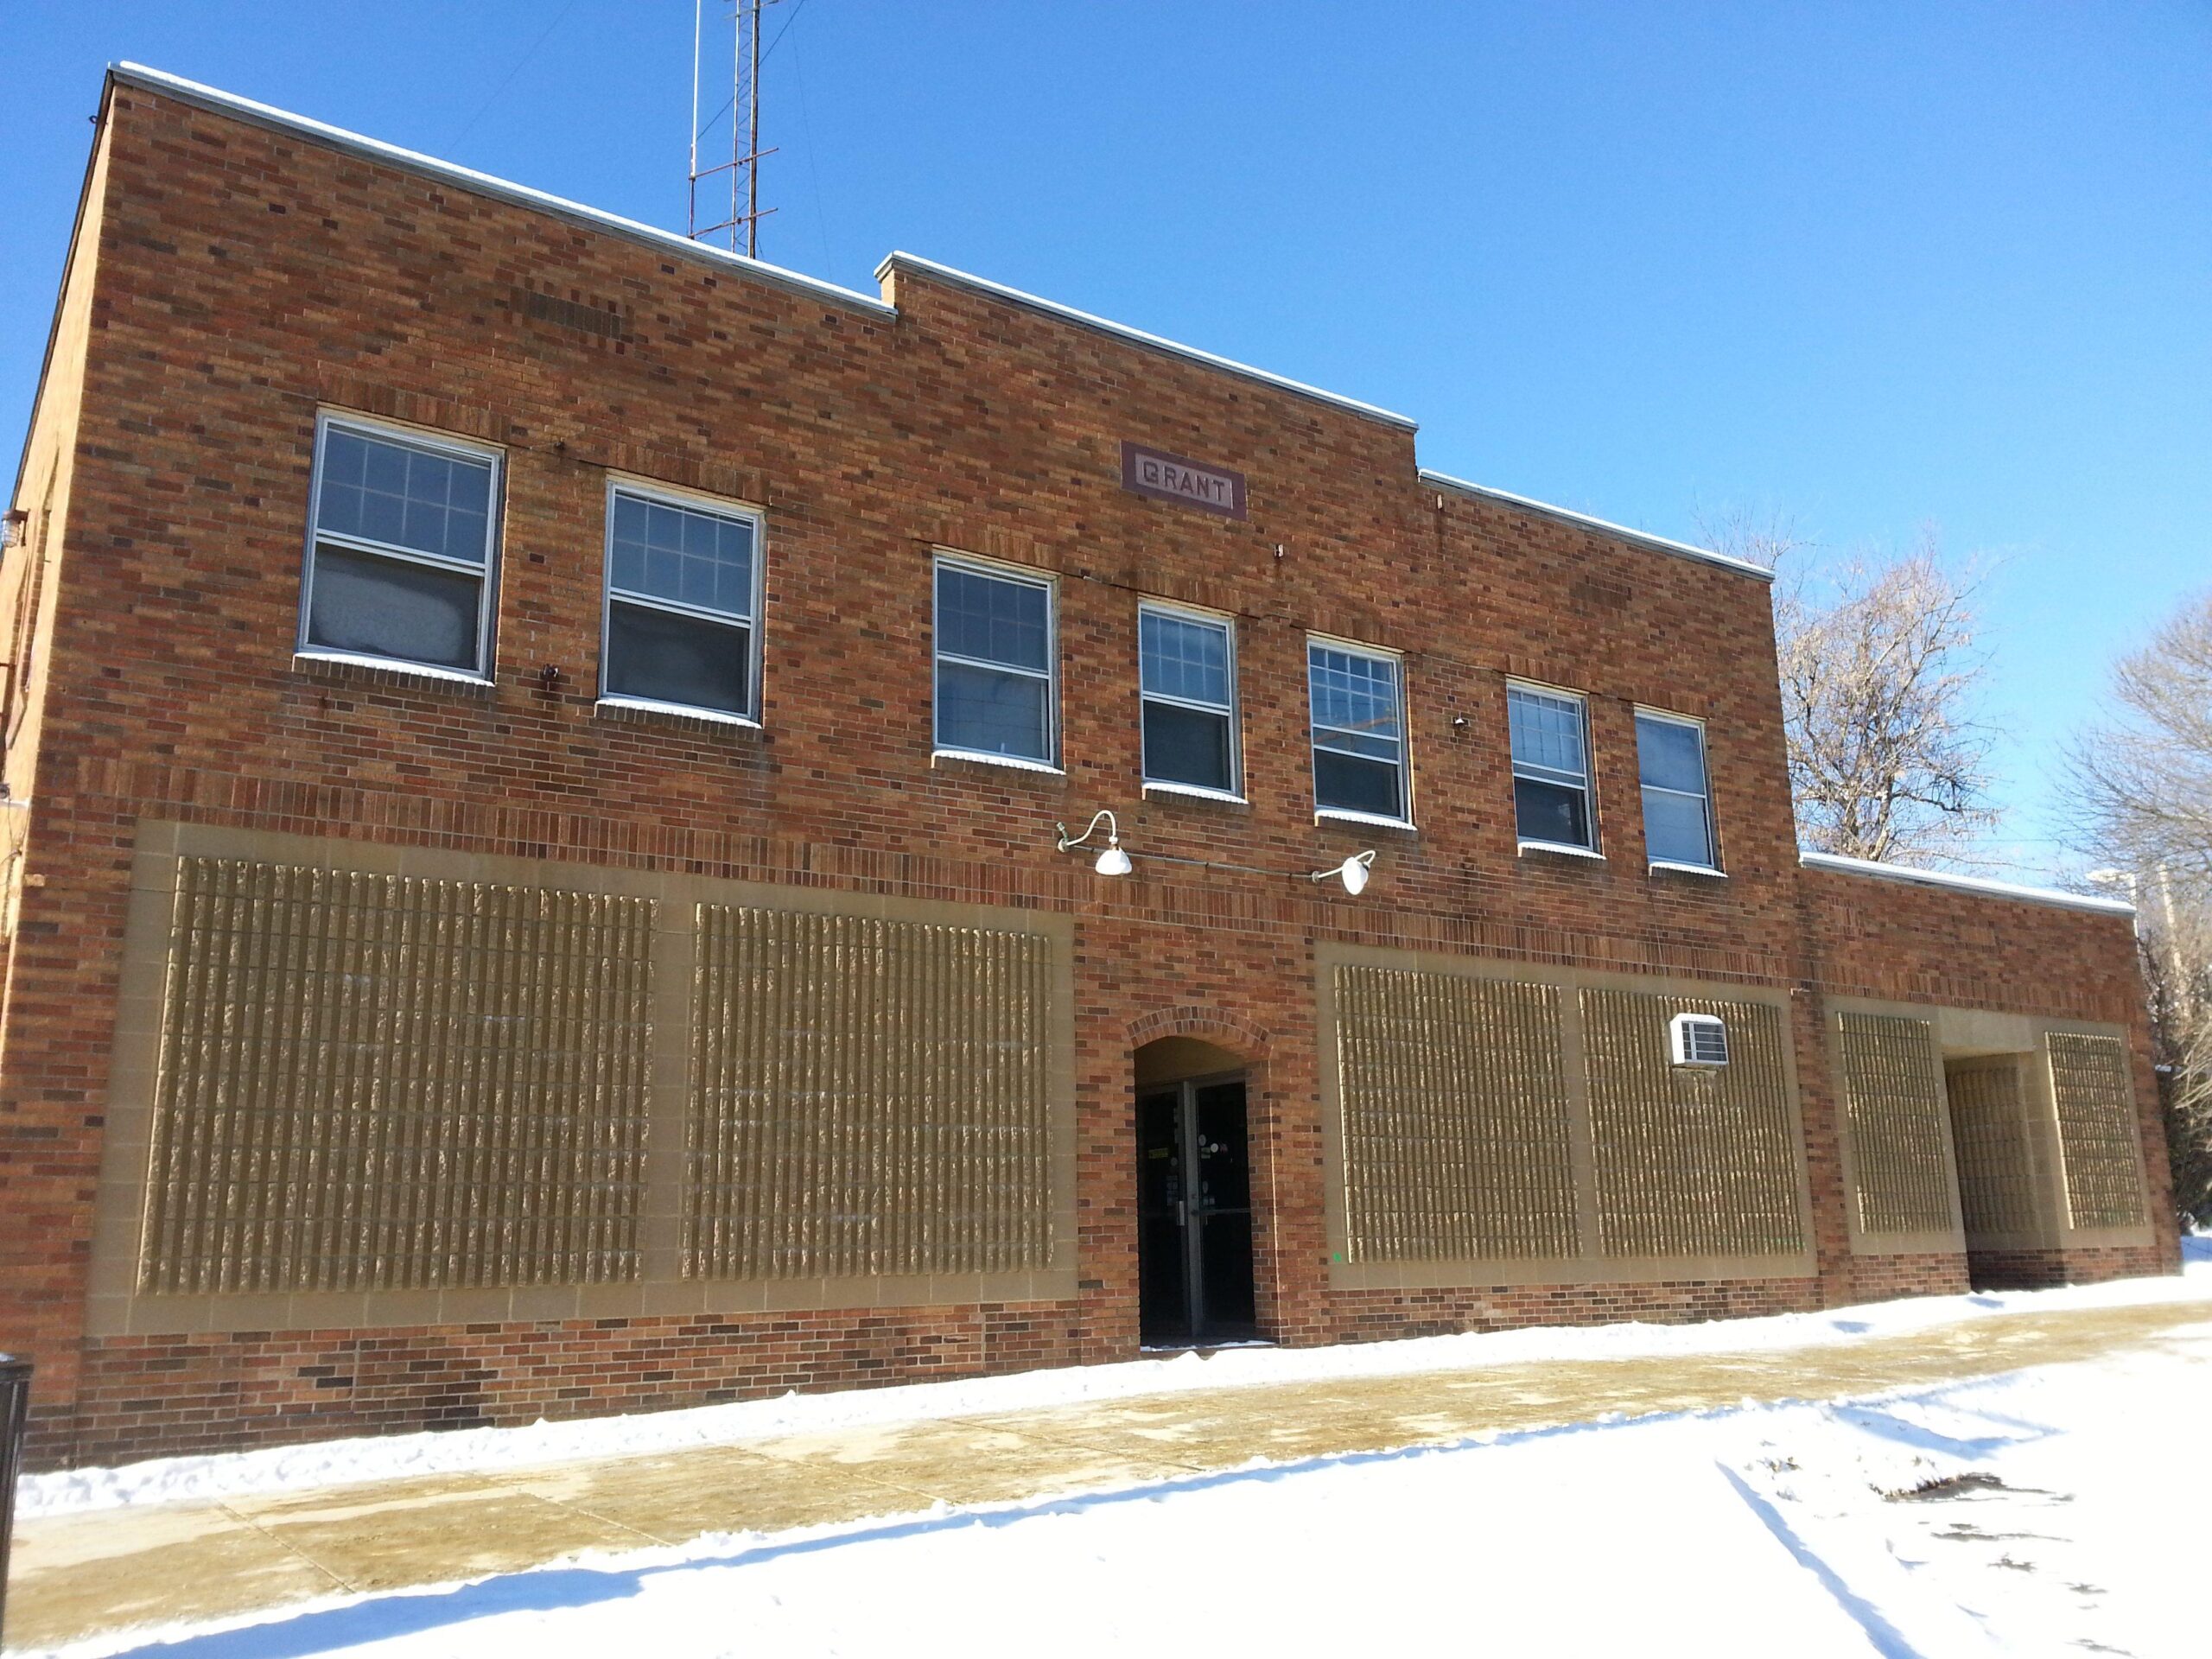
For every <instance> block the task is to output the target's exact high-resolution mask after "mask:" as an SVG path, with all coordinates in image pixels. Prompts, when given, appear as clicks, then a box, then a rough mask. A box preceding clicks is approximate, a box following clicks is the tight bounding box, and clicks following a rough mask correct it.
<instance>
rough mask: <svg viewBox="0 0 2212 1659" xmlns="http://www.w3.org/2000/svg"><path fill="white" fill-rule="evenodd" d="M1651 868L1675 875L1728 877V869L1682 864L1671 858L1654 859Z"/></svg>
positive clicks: (1716, 879)
mask: <svg viewBox="0 0 2212 1659" xmlns="http://www.w3.org/2000/svg"><path fill="white" fill-rule="evenodd" d="M1651 868H1652V869H1653V870H1655V871H1658V870H1665V871H1667V872H1669V874H1674V875H1703V876H1709V877H1711V878H1712V879H1713V880H1715V881H1726V880H1727V879H1728V872H1727V871H1726V870H1719V869H1715V868H1713V866H1712V865H1710V864H1680V863H1677V862H1675V860H1673V859H1671V858H1655V859H1653V860H1652V861H1651Z"/></svg>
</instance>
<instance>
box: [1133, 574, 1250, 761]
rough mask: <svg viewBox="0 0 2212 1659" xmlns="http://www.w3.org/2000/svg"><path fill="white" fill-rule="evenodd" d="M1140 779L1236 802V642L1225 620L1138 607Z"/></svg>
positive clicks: (1169, 608)
mask: <svg viewBox="0 0 2212 1659" xmlns="http://www.w3.org/2000/svg"><path fill="white" fill-rule="evenodd" d="M1137 690H1138V696H1139V701H1140V703H1141V708H1140V709H1139V718H1140V720H1141V723H1142V727H1143V742H1144V780H1145V782H1147V783H1148V784H1170V785H1176V786H1178V787H1180V788H1186V789H1202V790H1205V791H1208V792H1210V793H1212V794H1217V795H1235V794H1236V792H1237V787H1236V634H1235V631H1234V628H1233V626H1232V625H1231V624H1230V620H1229V619H1228V618H1226V617H1220V616H1208V615H1205V614H1203V613H1198V612H1193V611H1186V610H1183V609H1180V608H1179V607H1173V606H1167V605H1160V604H1156V603H1154V602H1153V601H1149V600H1147V601H1143V602H1141V603H1140V604H1139V605H1138V607H1137Z"/></svg>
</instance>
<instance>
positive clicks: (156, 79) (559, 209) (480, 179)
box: [108, 63, 898, 317]
mask: <svg viewBox="0 0 2212 1659" xmlns="http://www.w3.org/2000/svg"><path fill="white" fill-rule="evenodd" d="M108 73H109V74H110V75H111V76H113V77H114V78H115V79H117V80H118V81H121V82H123V83H124V84H125V85H127V86H140V87H143V88H145V89H146V90H148V91H149V92H162V93H166V94H168V96H171V97H174V98H179V99H183V100H184V101H185V102H187V103H190V104H197V105H200V106H201V107H202V108H205V109H211V110H216V111H221V112H222V113H225V114H227V115H235V116H238V117H241V118H244V119H245V120H248V121H251V122H254V123H256V124H259V125H261V126H264V127H275V128H277V129H279V130H283V131H288V132H296V133H299V134H301V135H302V136H303V137H308V138H313V139H315V141H316V142H318V143H325V144H329V145H331V146H332V147H334V149H344V150H350V151H351V152H353V154H354V155H357V156H365V157H366V158H367V159H369V160H371V161H375V162H385V164H387V165H388V166H391V167H398V168H405V169H407V170H408V171H409V172H410V173H422V174H427V175H429V176H431V177H432V178H438V179H444V180H447V181H450V182H452V183H454V184H457V185H460V186H461V187H462V188H464V189H468V190H474V191H475V192H477V193H478V194H481V195H486V196H495V197H498V198H499V199H500V200H504V201H512V202H515V203H517V204H518V205H520V206H522V207H534V208H537V209H538V210H539V211H541V212H543V213H556V214H558V215H559V216H561V217H562V218H563V219H574V220H575V221H577V222H579V223H581V224H584V225H588V226H591V227H592V228H594V229H595V230H602V231H611V232H613V233H614V234H616V235H618V236H625V237H628V238H631V239H632V240H633V241H638V242H644V243H647V244H649V245H652V246H653V247H657V248H661V249H664V250H666V251H669V252H671V253H680V254H682V255H683V256H684V257H686V258H689V259H696V260H698V261H700V262H702V264H710V265H715V266H719V267H721V269H723V270H730V271H733V272H734V273H736V274H737V275H739V276H743V277H752V278H754V279H755V280H757V281H760V282H764V283H771V284H772V285H774V286H776V287H779V288H785V289H792V290H794V291H796V292H798V293H800V294H804V295H807V296H811V297H814V298H817V299H824V300H834V301H836V302H837V303H838V304H839V305H845V306H851V307H854V308H856V309H859V310H863V311H869V312H873V313H874V314H876V315H879V316H887V317H891V316H896V315H898V312H897V310H896V309H895V308H893V307H891V306H888V305H886V304H885V303H884V302H883V301H882V299H881V298H880V296H876V295H874V294H863V293H861V292H860V291H859V290H858V289H850V288H840V287H839V286H838V285H837V284H836V283H825V282H823V280H822V279H821V278H820V277H809V276H807V275H805V274H804V272H801V271H796V270H785V269H784V267H782V266H781V265H772V264H768V263H767V262H766V260H762V259H753V258H748V257H747V256H745V255H744V254H741V253H734V252H732V251H730V250H728V248H717V247H714V246H712V245H709V244H708V243H704V242H695V241H693V240H692V239H691V238H690V237H688V236H678V235H677V233H676V232H674V231H664V230H662V229H660V228H659V227H658V226H653V225H646V224H644V223H641V222H640V221H639V220H637V219H625V218H623V217H622V216H621V215H620V213H607V212H606V211H605V210H604V209H602V208H598V207H585V206H584V205H583V204H582V202H577V201H570V200H568V199H567V198H566V197H563V196H556V195H549V194H546V193H545V192H544V191H543V190H533V189H531V188H530V187H529V186H528V185H526V184H516V183H514V182H512V181H511V180H507V179H499V178H494V177H493V176H492V175H490V174H489V173H479V172H477V171H476V170H475V168H468V167H461V166H460V165H458V164H457V163H455V162H442V161H440V160H439V159H438V158H437V157H436V156H425V155H423V154H421V153H420V152H419V151H416V150H412V149H401V148H400V147H399V146H398V145H397V144H387V143H385V142H384V141H383V140H382V139H380V138H369V137H363V136H362V135H361V134H359V133H358V132H348V131H346V130H345V129H344V128H343V127H334V126H330V125H327V124H325V123H323V122H321V121H313V120H309V119H308V118H307V117H306V116H303V115H294V114H293V113H292V112H291V111H289V110H280V109H277V108H276V107H274V106H273V105H267V104H258V103H256V102H255V101H254V100H253V99H250V98H240V97H239V96H238V94H237V93H235V92H224V91H222V90H221V89H220V88H219V87H214V86H202V85H201V84H200V82H198V81H196V80H187V79H184V77H183V76H181V75H172V74H170V73H168V72H167V71H166V70H162V69H149V68H148V67H146V66H145V65H144V64H143V63H112V64H110V65H109V66H108Z"/></svg>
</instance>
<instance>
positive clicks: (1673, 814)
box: [1539, 785, 1713, 868]
mask: <svg viewBox="0 0 2212 1659" xmlns="http://www.w3.org/2000/svg"><path fill="white" fill-rule="evenodd" d="M1539 787H1541V785H1539ZM1643 850H1644V856H1646V857H1647V858H1659V859H1665V860H1666V861H1669V863H1674V864H1702V865H1704V866H1706V867H1707V868H1712V864H1713V841H1712V837H1711V836H1710V835H1709V834H1708V833H1707V826H1706V821H1705V798H1704V797H1703V796H1701V795H1677V794H1675V793H1673V792H1672V791H1668V790H1663V789H1647V790H1645V791H1643Z"/></svg>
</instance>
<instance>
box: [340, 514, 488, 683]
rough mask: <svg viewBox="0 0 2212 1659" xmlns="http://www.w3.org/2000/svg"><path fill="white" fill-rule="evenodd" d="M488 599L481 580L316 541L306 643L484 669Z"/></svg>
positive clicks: (466, 670)
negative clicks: (481, 634)
mask: <svg viewBox="0 0 2212 1659" xmlns="http://www.w3.org/2000/svg"><path fill="white" fill-rule="evenodd" d="M483 594H484V578H483V577H481V576H473V575H462V574H461V573H460V572H458V571H454V570H440V569H434V568H433V567H431V566H429V565H427V564H416V563H410V561H407V560H404V559H387V558H382V557H379V556H378V555H376V554H373V553H356V552H354V551H353V550H350V549H346V548H341V547H333V546H330V545H328V544H327V543H323V544H319V545H318V546H317V547H316V548H315V577H314V586H313V599H312V602H311V603H310V605H309V606H308V640H307V642H308V645H310V646H314V647H316V648H319V649H321V650H324V651H350V652H359V653H361V654H362V655H364V656H368V657H392V658H397V659H399V660H400V661H402V662H408V663H431V664H436V665H437V666H438V667H441V668H454V669H459V670H461V671H463V672H464V673H476V672H480V671H481V668H482V664H481V663H480V660H479V657H478V639H477V620H478V616H479V613H480V609H481V605H482V600H483Z"/></svg>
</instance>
